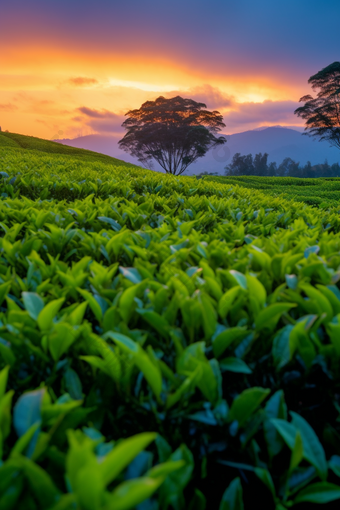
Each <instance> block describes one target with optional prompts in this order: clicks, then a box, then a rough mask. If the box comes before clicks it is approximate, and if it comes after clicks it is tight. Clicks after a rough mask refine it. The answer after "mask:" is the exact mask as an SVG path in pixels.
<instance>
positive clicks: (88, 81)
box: [66, 76, 98, 87]
mask: <svg viewBox="0 0 340 510" xmlns="http://www.w3.org/2000/svg"><path fill="white" fill-rule="evenodd" d="M66 83H68V84H70V85H75V86H76V87H86V85H96V84H97V83H98V80H96V79H95V78H86V77H82V76H78V77H76V78H70V79H69V80H67V81H66Z"/></svg>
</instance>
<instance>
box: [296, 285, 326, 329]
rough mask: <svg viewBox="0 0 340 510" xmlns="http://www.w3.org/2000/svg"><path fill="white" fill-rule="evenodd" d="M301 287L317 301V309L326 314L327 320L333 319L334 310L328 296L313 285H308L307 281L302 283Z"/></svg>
mask: <svg viewBox="0 0 340 510" xmlns="http://www.w3.org/2000/svg"><path fill="white" fill-rule="evenodd" d="M299 287H300V289H302V290H303V291H304V293H305V294H306V295H307V296H308V297H309V298H310V299H311V300H312V301H314V302H315V303H316V306H317V309H318V310H319V314H320V315H321V314H323V313H325V314H326V318H325V320H326V321H327V322H328V321H330V320H331V319H332V317H333V315H334V312H333V308H332V305H331V304H330V302H329V301H328V299H327V297H326V296H324V294H322V293H321V292H320V291H319V290H317V289H316V288H315V287H313V286H312V285H308V284H306V283H300V285H299Z"/></svg>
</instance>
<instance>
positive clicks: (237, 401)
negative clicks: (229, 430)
mask: <svg viewBox="0 0 340 510" xmlns="http://www.w3.org/2000/svg"><path fill="white" fill-rule="evenodd" d="M269 393H270V390H269V389H264V388H259V387H254V388H249V389H247V390H244V391H242V393H241V394H240V395H238V396H237V397H236V398H234V400H233V403H232V405H231V408H230V411H229V414H228V421H230V422H231V421H234V420H237V421H238V423H239V425H240V426H242V425H243V424H244V423H245V422H246V421H247V420H248V418H249V417H250V416H251V415H252V414H253V412H254V411H256V409H257V408H258V407H259V405H260V404H261V402H262V401H263V400H264V399H265V398H266V397H267V396H268V395H269Z"/></svg>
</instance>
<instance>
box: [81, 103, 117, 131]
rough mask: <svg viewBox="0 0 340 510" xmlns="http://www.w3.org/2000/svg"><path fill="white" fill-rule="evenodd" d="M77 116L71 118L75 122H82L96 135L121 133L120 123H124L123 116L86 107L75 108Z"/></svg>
mask: <svg viewBox="0 0 340 510" xmlns="http://www.w3.org/2000/svg"><path fill="white" fill-rule="evenodd" d="M76 111H77V113H78V114H79V113H80V114H82V115H80V116H79V115H77V116H76V117H73V120H74V121H76V122H83V124H84V125H85V126H87V127H89V128H91V129H92V130H93V131H94V132H96V133H122V131H123V129H122V127H121V126H122V123H123V121H124V117H123V115H118V114H117V113H114V112H110V111H109V110H105V109H103V110H95V109H92V108H88V107H86V106H81V107H79V108H77V110H76Z"/></svg>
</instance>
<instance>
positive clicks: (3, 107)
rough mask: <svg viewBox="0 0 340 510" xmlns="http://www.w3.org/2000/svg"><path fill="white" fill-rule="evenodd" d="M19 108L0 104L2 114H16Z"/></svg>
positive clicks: (13, 105) (8, 104) (9, 104)
mask: <svg viewBox="0 0 340 510" xmlns="http://www.w3.org/2000/svg"><path fill="white" fill-rule="evenodd" d="M17 109H18V107H17V106H16V105H15V104H11V103H7V104H0V112H14V111H15V110H17Z"/></svg>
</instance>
